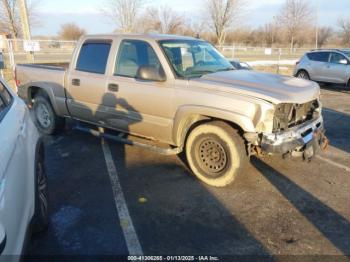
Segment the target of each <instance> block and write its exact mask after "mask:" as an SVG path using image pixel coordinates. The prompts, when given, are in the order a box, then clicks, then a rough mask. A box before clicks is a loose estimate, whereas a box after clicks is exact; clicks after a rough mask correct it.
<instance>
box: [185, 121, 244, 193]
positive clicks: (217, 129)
mask: <svg viewBox="0 0 350 262" xmlns="http://www.w3.org/2000/svg"><path fill="white" fill-rule="evenodd" d="M186 158H187V161H188V164H189V166H190V168H191V170H192V172H193V174H194V175H195V176H196V177H197V178H198V179H199V180H201V181H202V182H204V183H206V184H208V185H210V186H214V187H225V186H227V185H230V184H232V183H233V182H234V181H235V180H236V178H237V176H238V175H239V174H240V173H242V172H243V170H244V169H245V166H246V164H247V162H248V156H247V152H246V146H245V144H244V140H243V138H242V137H241V136H240V135H239V134H238V132H237V130H235V129H234V128H232V127H231V126H230V125H228V124H226V123H224V122H220V121H215V122H209V123H206V124H202V125H200V126H197V127H196V128H195V129H193V130H192V132H191V133H190V135H189V136H188V138H187V142H186Z"/></svg>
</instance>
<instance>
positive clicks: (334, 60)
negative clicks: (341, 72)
mask: <svg viewBox="0 0 350 262" xmlns="http://www.w3.org/2000/svg"><path fill="white" fill-rule="evenodd" d="M341 60H347V59H346V58H345V56H343V55H342V54H339V53H332V55H331V59H330V63H333V64H341V63H340V61H341Z"/></svg>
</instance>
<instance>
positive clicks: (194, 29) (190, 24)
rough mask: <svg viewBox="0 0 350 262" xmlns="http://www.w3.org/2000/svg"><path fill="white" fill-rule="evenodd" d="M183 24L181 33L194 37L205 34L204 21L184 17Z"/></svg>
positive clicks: (201, 36)
mask: <svg viewBox="0 0 350 262" xmlns="http://www.w3.org/2000/svg"><path fill="white" fill-rule="evenodd" d="M185 20H186V21H185V25H184V30H183V34H184V35H188V36H192V37H196V38H203V37H204V36H205V34H206V29H207V28H206V24H205V22H204V21H201V20H198V19H194V20H192V19H189V18H186V19H185Z"/></svg>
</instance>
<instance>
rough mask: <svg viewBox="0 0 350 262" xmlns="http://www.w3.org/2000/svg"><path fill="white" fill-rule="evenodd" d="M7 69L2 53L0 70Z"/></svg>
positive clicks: (0, 55) (0, 54)
mask: <svg viewBox="0 0 350 262" xmlns="http://www.w3.org/2000/svg"><path fill="white" fill-rule="evenodd" d="M2 69H5V62H4V56H3V55H2V53H1V52H0V70H2Z"/></svg>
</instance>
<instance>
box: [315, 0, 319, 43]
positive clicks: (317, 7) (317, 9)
mask: <svg viewBox="0 0 350 262" xmlns="http://www.w3.org/2000/svg"><path fill="white" fill-rule="evenodd" d="M316 5H317V6H316V37H315V39H316V43H315V47H316V49H318V19H319V2H318V1H317V4H316Z"/></svg>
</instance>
